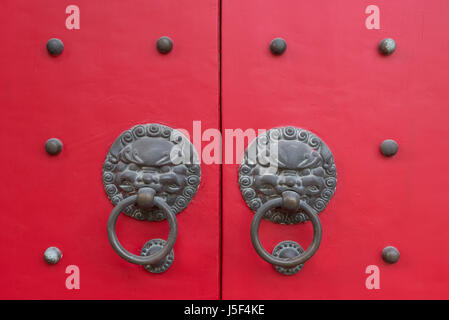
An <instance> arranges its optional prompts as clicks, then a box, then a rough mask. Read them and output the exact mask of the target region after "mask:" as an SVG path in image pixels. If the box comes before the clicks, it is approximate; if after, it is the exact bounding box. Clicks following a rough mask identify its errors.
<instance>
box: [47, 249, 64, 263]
mask: <svg viewBox="0 0 449 320" xmlns="http://www.w3.org/2000/svg"><path fill="white" fill-rule="evenodd" d="M61 258H62V253H61V250H59V249H58V248H56V247H49V248H47V250H45V252H44V259H45V261H47V263H48V264H56V263H58V262H59V260H61Z"/></svg>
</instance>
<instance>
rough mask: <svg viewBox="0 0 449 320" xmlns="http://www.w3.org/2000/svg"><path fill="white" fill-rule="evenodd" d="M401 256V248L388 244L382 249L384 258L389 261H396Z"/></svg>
mask: <svg viewBox="0 0 449 320" xmlns="http://www.w3.org/2000/svg"><path fill="white" fill-rule="evenodd" d="M399 257H400V254H399V250H398V249H396V248H395V247H392V246H388V247H385V248H384V249H383V250H382V259H383V260H384V261H385V262H387V263H396V262H398V260H399Z"/></svg>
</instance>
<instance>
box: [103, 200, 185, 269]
mask: <svg viewBox="0 0 449 320" xmlns="http://www.w3.org/2000/svg"><path fill="white" fill-rule="evenodd" d="M136 201H137V195H134V196H130V197H128V198H126V199H124V200H122V201H120V202H119V203H118V204H117V205H116V206H115V208H114V209H113V210H112V212H111V215H110V216H109V219H108V238H109V243H110V244H111V246H112V248H113V249H114V250H115V252H117V254H118V255H119V256H120V257H122V258H123V259H125V260H126V261H128V262H131V263H134V264H140V265H145V264H156V263H158V262H160V261H162V260H163V259H164V258H165V257H166V256H167V255H168V254H169V253H170V251H171V250H172V249H173V246H174V245H175V242H176V236H177V234H178V222H177V221H176V216H175V214H174V213H173V212H172V210H171V208H170V207H169V205H168V204H167V203H166V202H165V201H164V200H163V199H162V198H159V197H154V205H156V206H157V207H158V208H159V209H161V210H163V211H164V213H165V214H166V216H167V220H168V225H169V230H170V231H169V234H168V239H167V242H166V244H165V245H164V247H163V248H162V249H161V250H159V251H158V252H156V253H154V254H152V255H149V256H146V257H142V256H137V255H135V254H132V253H130V252H128V251H127V250H126V249H125V248H123V246H122V245H121V244H120V242H119V241H118V238H117V235H116V233H115V225H116V223H117V219H118V217H119V215H120V212H121V211H122V210H123V209H125V208H126V207H127V206H129V205H131V204H133V203H135V202H136Z"/></svg>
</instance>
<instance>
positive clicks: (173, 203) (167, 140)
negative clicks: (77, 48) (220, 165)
mask: <svg viewBox="0 0 449 320" xmlns="http://www.w3.org/2000/svg"><path fill="white" fill-rule="evenodd" d="M200 179H201V169H200V165H199V158H198V154H197V153H196V151H195V148H194V147H193V146H192V144H191V143H190V141H189V140H188V139H187V138H186V137H185V136H184V135H183V134H182V133H181V132H180V131H178V130H175V129H172V128H170V127H167V126H164V125H161V124H154V123H153V124H145V125H137V126H135V127H133V128H131V129H129V130H127V131H125V132H123V133H122V134H121V135H120V136H119V137H118V138H117V139H116V140H115V142H114V143H113V145H112V146H111V148H110V150H109V153H108V155H107V156H106V160H105V162H104V165H103V182H104V188H105V190H106V193H107V195H108V197H109V199H110V200H111V202H112V203H113V204H114V206H115V208H114V209H113V210H112V212H111V215H110V217H109V220H108V237H109V242H110V243H111V245H112V248H113V249H114V250H115V252H117V254H118V255H119V256H120V257H122V258H123V259H125V260H126V261H128V262H131V263H135V264H139V265H144V267H145V269H146V270H148V271H150V272H153V273H161V272H164V271H166V270H167V269H168V268H169V267H170V266H171V264H172V263H173V260H174V252H173V246H174V244H175V241H176V236H177V230H178V224H177V221H176V214H177V213H179V212H181V211H182V210H183V209H184V208H185V207H187V205H188V204H189V202H190V200H191V199H192V198H193V196H194V195H195V193H196V191H197V189H198V186H199V183H200ZM120 212H123V213H125V214H126V215H128V216H130V217H132V218H134V219H137V220H149V221H161V220H164V219H167V220H168V224H169V229H170V231H169V235H168V239H167V241H164V240H161V239H153V240H150V241H148V242H147V243H146V244H145V245H144V246H143V248H142V251H141V253H140V256H138V255H134V254H132V253H130V252H128V251H127V250H125V249H124V248H123V246H122V245H121V244H120V242H119V241H118V239H117V235H116V233H115V224H116V222H117V218H118V216H119V215H120Z"/></svg>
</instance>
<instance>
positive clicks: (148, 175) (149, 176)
mask: <svg viewBox="0 0 449 320" xmlns="http://www.w3.org/2000/svg"><path fill="white" fill-rule="evenodd" d="M142 180H143V183H145V184H150V183H151V182H152V181H153V175H152V174H151V173H144V174H143V175H142Z"/></svg>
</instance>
